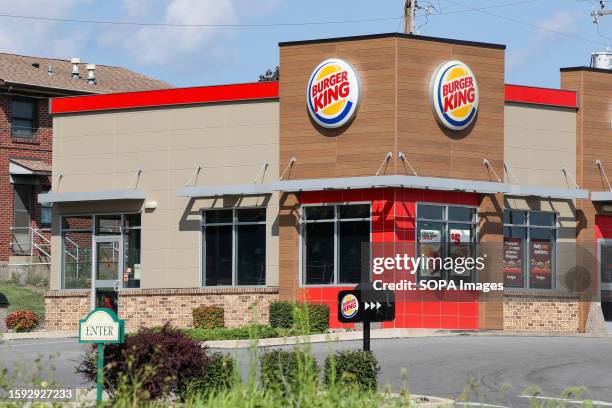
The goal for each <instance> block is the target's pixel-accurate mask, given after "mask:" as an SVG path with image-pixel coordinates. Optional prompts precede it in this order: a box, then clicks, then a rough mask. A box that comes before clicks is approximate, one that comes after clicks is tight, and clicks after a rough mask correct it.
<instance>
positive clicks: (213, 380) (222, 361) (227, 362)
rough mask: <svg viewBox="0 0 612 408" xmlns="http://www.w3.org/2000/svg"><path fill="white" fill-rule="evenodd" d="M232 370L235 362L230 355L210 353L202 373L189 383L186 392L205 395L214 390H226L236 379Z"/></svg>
mask: <svg viewBox="0 0 612 408" xmlns="http://www.w3.org/2000/svg"><path fill="white" fill-rule="evenodd" d="M234 370H235V363H234V359H233V358H232V357H231V356H229V355H227V354H223V353H212V354H210V356H209V363H208V365H207V366H206V368H205V369H204V372H203V373H202V375H201V376H200V377H199V378H196V379H194V380H192V381H191V382H190V383H189V385H188V387H187V389H188V392H187V393H188V394H189V395H198V396H200V397H202V396H204V397H207V396H209V395H210V394H213V393H215V392H218V391H224V390H228V389H230V388H231V387H232V385H233V383H234V381H235V380H236V374H235V371H234Z"/></svg>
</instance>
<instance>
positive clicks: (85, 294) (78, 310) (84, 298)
mask: <svg viewBox="0 0 612 408" xmlns="http://www.w3.org/2000/svg"><path fill="white" fill-rule="evenodd" d="M90 308H91V292H89V291H87V290H79V291H66V292H60V291H51V292H47V295H46V296H45V329H46V330H77V329H78V323H79V320H80V319H82V318H84V317H85V316H87V313H89V311H90V310H91V309H90Z"/></svg>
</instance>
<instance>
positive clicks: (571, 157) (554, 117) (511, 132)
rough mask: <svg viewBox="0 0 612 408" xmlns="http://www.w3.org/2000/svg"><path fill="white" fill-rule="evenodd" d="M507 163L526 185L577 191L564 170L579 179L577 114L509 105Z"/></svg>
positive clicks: (505, 158) (554, 109) (505, 131)
mask: <svg viewBox="0 0 612 408" xmlns="http://www.w3.org/2000/svg"><path fill="white" fill-rule="evenodd" d="M504 161H505V162H506V163H507V164H508V165H509V166H510V168H511V169H512V171H513V172H514V174H515V175H516V177H517V178H518V179H519V180H520V182H521V184H522V185H529V186H548V187H571V188H573V187H574V186H573V185H572V183H571V181H570V182H569V183H568V182H567V181H566V179H565V176H564V175H563V172H562V171H561V168H562V167H567V169H568V170H569V171H570V172H571V174H572V177H574V178H575V177H576V110H575V109H568V108H558V107H553V106H541V105H529V104H518V103H506V104H505V107H504ZM500 176H501V175H500ZM504 178H505V180H506V181H508V182H511V183H515V180H514V178H508V175H507V174H505V175H504Z"/></svg>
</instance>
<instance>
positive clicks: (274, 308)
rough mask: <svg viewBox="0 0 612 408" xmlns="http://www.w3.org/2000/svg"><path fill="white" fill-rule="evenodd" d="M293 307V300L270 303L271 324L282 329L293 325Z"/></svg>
mask: <svg viewBox="0 0 612 408" xmlns="http://www.w3.org/2000/svg"><path fill="white" fill-rule="evenodd" d="M293 307H294V306H293V303H291V302H272V303H270V326H272V327H276V328H280V329H290V328H291V327H293Z"/></svg>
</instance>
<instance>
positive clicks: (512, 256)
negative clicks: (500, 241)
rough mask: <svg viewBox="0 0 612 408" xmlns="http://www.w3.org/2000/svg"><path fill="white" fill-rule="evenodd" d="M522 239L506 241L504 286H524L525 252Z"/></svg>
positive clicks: (507, 239) (508, 239)
mask: <svg viewBox="0 0 612 408" xmlns="http://www.w3.org/2000/svg"><path fill="white" fill-rule="evenodd" d="M521 241H522V239H521V238H505V239H504V260H503V262H504V286H508V287H522V286H523V250H522V242H521Z"/></svg>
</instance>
